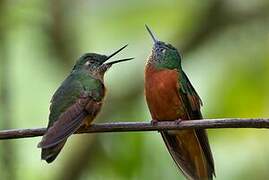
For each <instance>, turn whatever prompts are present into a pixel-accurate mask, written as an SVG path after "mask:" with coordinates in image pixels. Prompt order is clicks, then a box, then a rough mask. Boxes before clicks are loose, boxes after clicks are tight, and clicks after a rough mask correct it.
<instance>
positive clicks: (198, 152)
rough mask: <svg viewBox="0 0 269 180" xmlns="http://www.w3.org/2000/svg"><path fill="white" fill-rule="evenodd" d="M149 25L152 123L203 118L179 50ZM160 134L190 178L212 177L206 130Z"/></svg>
mask: <svg viewBox="0 0 269 180" xmlns="http://www.w3.org/2000/svg"><path fill="white" fill-rule="evenodd" d="M146 28H147V30H148V32H149V34H150V35H151V37H152V39H153V41H154V45H153V49H152V53H151V55H150V56H149V59H148V62H147V65H146V68H145V95H146V100H147V104H148V107H149V110H150V113H151V116H152V119H153V120H152V123H153V124H154V123H158V121H173V120H177V121H178V122H179V123H180V121H181V120H184V121H185V120H186V121H187V120H190V119H193V120H197V119H202V115H201V112H200V106H201V105H202V102H201V99H200V98H199V96H198V94H197V93H196V91H195V89H194V88H193V86H192V85H191V83H190V81H189V79H188V77H187V75H186V74H185V73H184V71H183V69H182V66H181V56H180V54H179V52H178V50H177V49H176V48H175V47H173V46H172V45H171V44H167V43H164V42H162V41H159V40H157V39H156V38H155V37H154V36H153V34H152V32H151V31H150V29H149V28H148V27H147V26H146ZM161 135H162V137H163V140H164V142H165V144H166V146H167V148H168V151H169V153H170V155H171V156H172V158H173V159H174V161H175V163H176V164H177V166H178V167H179V169H180V170H181V171H182V173H183V174H184V175H185V176H186V178H187V179H194V180H207V179H212V178H213V175H215V171H214V162H213V157H212V153H211V150H210V146H209V143H208V138H207V133H206V131H205V130H203V129H196V130H195V129H190V130H168V131H162V132H161Z"/></svg>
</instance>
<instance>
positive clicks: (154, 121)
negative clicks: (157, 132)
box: [150, 119, 158, 126]
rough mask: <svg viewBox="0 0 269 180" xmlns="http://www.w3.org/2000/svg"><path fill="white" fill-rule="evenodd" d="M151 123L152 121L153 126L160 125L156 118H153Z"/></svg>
mask: <svg viewBox="0 0 269 180" xmlns="http://www.w3.org/2000/svg"><path fill="white" fill-rule="evenodd" d="M150 123H151V125H152V126H157V125H158V121H157V120H156V119H152V120H151V121H150Z"/></svg>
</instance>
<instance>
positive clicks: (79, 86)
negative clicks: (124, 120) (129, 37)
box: [38, 45, 133, 163]
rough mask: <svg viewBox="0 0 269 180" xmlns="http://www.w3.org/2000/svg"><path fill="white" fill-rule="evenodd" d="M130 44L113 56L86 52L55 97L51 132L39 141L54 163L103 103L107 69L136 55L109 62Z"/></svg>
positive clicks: (48, 157)
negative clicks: (65, 146) (71, 137)
mask: <svg viewBox="0 0 269 180" xmlns="http://www.w3.org/2000/svg"><path fill="white" fill-rule="evenodd" d="M126 47H127V45H125V46H123V47H122V48H120V49H119V50H117V51H116V52H114V53H112V54H111V55H109V56H106V55H101V54H96V53H86V54H84V55H82V56H81V57H80V58H79V59H78V60H77V62H76V63H75V65H74V67H73V69H72V71H71V73H70V74H69V76H68V77H67V78H66V79H65V80H64V81H63V82H62V84H61V85H60V87H59V88H58V89H57V90H56V92H55V93H54V95H53V97H52V100H51V104H50V114H49V123H48V126H47V131H46V133H45V134H44V136H43V138H42V140H41V142H40V143H39V144H38V147H39V148H42V150H41V159H42V160H46V161H47V163H51V162H53V161H54V160H55V158H56V157H57V156H58V154H59V153H60V151H61V149H62V148H63V146H64V144H65V143H66V141H67V138H68V137H69V136H70V135H72V134H73V133H74V132H76V131H77V130H78V129H79V128H80V127H81V126H85V127H88V126H90V124H91V122H92V121H93V120H94V118H95V117H96V116H97V114H98V113H99V112H100V110H101V107H102V104H103V99H104V96H105V92H106V88H105V85H104V74H105V72H106V71H107V70H108V69H109V68H110V67H111V66H112V65H113V64H116V63H119V62H123V61H128V60H131V59H133V58H127V59H120V60H116V61H112V62H107V63H105V62H106V61H107V60H109V59H110V58H111V57H113V56H114V55H116V54H117V53H119V52H120V51H121V50H123V49H124V48H126Z"/></svg>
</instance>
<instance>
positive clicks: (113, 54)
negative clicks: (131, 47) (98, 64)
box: [104, 44, 128, 62]
mask: <svg viewBox="0 0 269 180" xmlns="http://www.w3.org/2000/svg"><path fill="white" fill-rule="evenodd" d="M127 46H128V44H126V45H125V46H123V47H121V48H120V49H119V50H117V51H116V52H114V53H112V54H111V55H109V56H108V57H107V58H106V59H105V61H104V62H106V61H107V60H109V59H110V58H112V57H113V56H115V55H116V54H118V53H119V52H120V51H122V50H123V49H124V48H126V47H127Z"/></svg>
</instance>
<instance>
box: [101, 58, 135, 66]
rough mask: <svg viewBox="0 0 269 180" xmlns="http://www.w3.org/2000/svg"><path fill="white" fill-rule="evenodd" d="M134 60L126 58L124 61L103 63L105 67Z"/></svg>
mask: <svg viewBox="0 0 269 180" xmlns="http://www.w3.org/2000/svg"><path fill="white" fill-rule="evenodd" d="M132 59H134V58H126V59H120V60H116V61H112V62H108V63H105V64H106V65H107V66H111V65H112V64H116V63H119V62H124V61H130V60H132Z"/></svg>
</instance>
